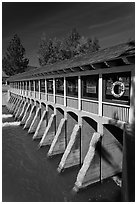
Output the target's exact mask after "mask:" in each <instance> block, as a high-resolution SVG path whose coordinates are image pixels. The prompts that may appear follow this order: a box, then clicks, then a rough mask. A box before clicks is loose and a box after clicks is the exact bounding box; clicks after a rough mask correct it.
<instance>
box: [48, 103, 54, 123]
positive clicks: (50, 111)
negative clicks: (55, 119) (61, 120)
mask: <svg viewBox="0 0 137 204" xmlns="http://www.w3.org/2000/svg"><path fill="white" fill-rule="evenodd" d="M53 113H54V107H53V106H51V105H48V121H49V119H50V117H51V115H52V114H53Z"/></svg>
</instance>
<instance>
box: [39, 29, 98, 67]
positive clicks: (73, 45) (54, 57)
mask: <svg viewBox="0 0 137 204" xmlns="http://www.w3.org/2000/svg"><path fill="white" fill-rule="evenodd" d="M99 48H100V46H99V41H98V39H97V38H94V39H93V40H92V39H91V38H86V37H84V36H81V35H80V34H79V32H78V31H77V30H76V29H75V28H74V29H72V31H71V32H70V33H69V34H68V35H67V36H66V37H65V38H63V39H62V40H59V39H57V38H54V39H47V38H43V39H41V42H40V47H39V50H38V54H39V56H38V60H39V63H40V65H41V66H44V65H46V64H51V63H52V64H53V63H55V62H57V61H59V60H65V59H71V58H73V57H75V56H79V55H82V54H86V53H88V52H95V51H97V50H99Z"/></svg>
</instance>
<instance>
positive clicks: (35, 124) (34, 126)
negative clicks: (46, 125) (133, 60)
mask: <svg viewBox="0 0 137 204" xmlns="http://www.w3.org/2000/svg"><path fill="white" fill-rule="evenodd" d="M40 118H41V108H38V109H37V111H36V114H35V116H34V119H33V120H32V123H31V125H30V128H29V130H28V133H33V132H35V131H36V129H37V127H38V124H39V122H40Z"/></svg>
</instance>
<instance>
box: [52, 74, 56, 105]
mask: <svg viewBox="0 0 137 204" xmlns="http://www.w3.org/2000/svg"><path fill="white" fill-rule="evenodd" d="M53 102H54V103H56V83H55V78H53Z"/></svg>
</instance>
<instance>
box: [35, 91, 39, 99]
mask: <svg viewBox="0 0 137 204" xmlns="http://www.w3.org/2000/svg"><path fill="white" fill-rule="evenodd" d="M35 98H37V99H39V92H38V91H35Z"/></svg>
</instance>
